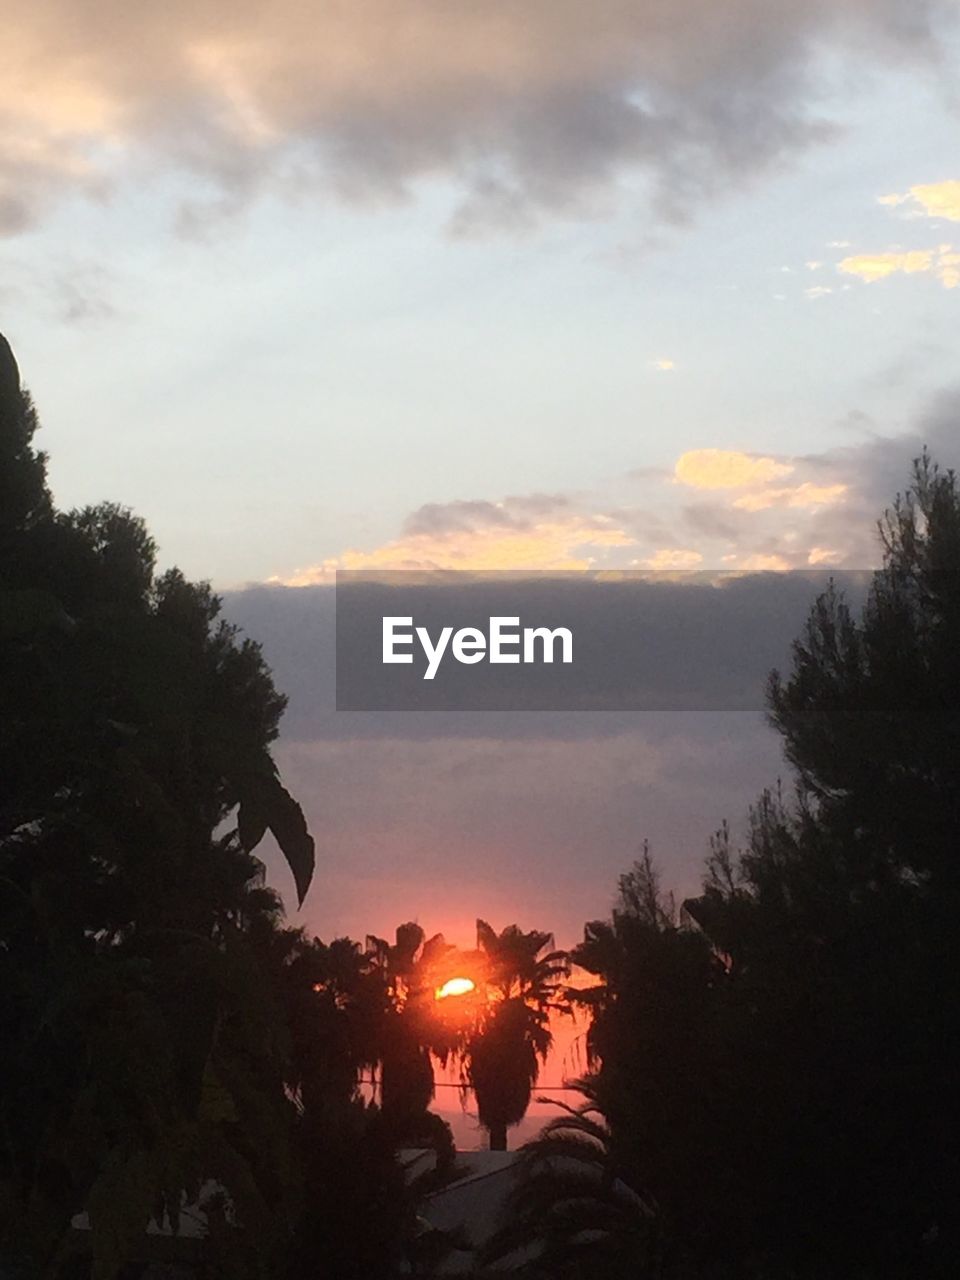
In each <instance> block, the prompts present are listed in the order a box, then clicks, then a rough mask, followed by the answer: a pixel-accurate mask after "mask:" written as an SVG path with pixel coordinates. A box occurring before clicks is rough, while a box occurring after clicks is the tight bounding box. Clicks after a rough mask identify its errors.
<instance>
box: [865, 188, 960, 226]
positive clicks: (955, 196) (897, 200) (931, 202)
mask: <svg viewBox="0 0 960 1280" xmlns="http://www.w3.org/2000/svg"><path fill="white" fill-rule="evenodd" d="M878 203H879V204H883V205H889V206H890V207H892V208H896V207H898V206H900V205H906V206H907V209H908V211H909V213H910V214H911V215H912V216H915V217H927V218H946V219H947V221H948V222H960V179H958V178H949V179H946V180H945V181H943V182H925V183H920V184H919V185H917V186H914V187H911V188H910V190H909V191H904V192H902V193H897V192H894V193H893V194H891V195H886V196H880V197H879V198H878Z"/></svg>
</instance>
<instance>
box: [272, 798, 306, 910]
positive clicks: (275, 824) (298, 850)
mask: <svg viewBox="0 0 960 1280" xmlns="http://www.w3.org/2000/svg"><path fill="white" fill-rule="evenodd" d="M267 823H268V825H269V827H270V830H271V831H272V832H273V836H274V839H275V840H276V842H277V844H278V845H279V846H280V848H281V850H282V852H283V856H284V857H285V858H286V860H287V865H288V866H289V868H290V870H291V871H292V872H293V882H294V884H295V885H296V886H297V906H298V907H302V906H303V900H304V898H305V897H306V896H307V890H308V889H309V888H310V881H311V880H312V879H313V869H314V865H315V862H316V858H315V853H314V843H313V836H312V835H311V834H310V832H309V831H308V830H307V820H306V818H305V817H304V816H303V810H302V809H301V808H300V806H299V805H298V804H297V802H296V800H294V798H293V796H292V795H291V794H290V792H289V791H287V789H286V787H284V786H282V785H281V783H280V782H279V780H277V781H275V782H274V785H273V788H272V794H271V797H270V807H269V809H268V812H267Z"/></svg>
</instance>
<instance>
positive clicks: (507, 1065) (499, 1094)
mask: <svg viewBox="0 0 960 1280" xmlns="http://www.w3.org/2000/svg"><path fill="white" fill-rule="evenodd" d="M477 949H478V952H479V953H480V956H481V957H482V960H483V964H484V968H485V989H486V994H487V1003H486V1005H485V1006H484V1007H482V1008H481V1011H480V1015H479V1019H478V1022H477V1024H476V1025H475V1026H474V1028H473V1029H472V1030H471V1031H470V1033H469V1035H468V1037H467V1039H466V1043H465V1045H464V1048H463V1059H462V1060H463V1078H464V1083H465V1085H467V1086H468V1087H469V1088H470V1089H472V1090H473V1093H474V1095H475V1096H476V1099H477V1109H478V1112H479V1115H480V1123H481V1124H482V1125H483V1126H484V1128H485V1129H487V1131H488V1132H489V1134H490V1149H491V1150H492V1151H505V1150H506V1149H507V1129H508V1128H509V1127H510V1126H512V1125H516V1124H519V1123H520V1121H521V1120H522V1119H523V1117H524V1116H525V1115H526V1113H527V1107H528V1106H529V1105H530V1098H531V1094H532V1091H533V1086H534V1084H535V1083H536V1080H537V1076H538V1075H539V1072H540V1064H541V1063H542V1062H543V1061H544V1060H545V1059H546V1056H547V1053H548V1052H549V1050H550V1046H551V1044H552V1043H553V1034H552V1032H551V1030H550V1013H551V1010H553V1009H555V1008H559V994H560V990H559V988H560V983H561V981H562V980H563V978H565V977H566V976H567V974H568V972H569V964H568V961H567V957H566V955H565V953H564V952H562V951H557V950H556V949H554V945H553V935H552V934H549V933H542V932H540V931H538V930H532V931H530V932H529V933H524V932H523V931H522V930H521V929H518V928H517V926H516V925H508V926H507V927H506V928H505V929H504V930H503V931H502V932H501V933H499V934H498V933H496V932H495V931H494V930H493V929H492V928H491V927H490V925H489V924H487V923H486V921H485V920H478V921H477Z"/></svg>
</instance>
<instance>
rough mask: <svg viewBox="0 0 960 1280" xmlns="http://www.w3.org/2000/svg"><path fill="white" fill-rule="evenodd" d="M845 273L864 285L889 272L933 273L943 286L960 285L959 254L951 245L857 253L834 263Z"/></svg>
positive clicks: (946, 287)
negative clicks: (861, 281)
mask: <svg viewBox="0 0 960 1280" xmlns="http://www.w3.org/2000/svg"><path fill="white" fill-rule="evenodd" d="M837 270H838V271H842V272H843V273H844V274H845V275H850V276H857V277H858V279H860V280H863V281H864V283H865V284H874V283H876V281H877V280H886V279H887V278H888V277H889V276H892V275H898V274H903V275H931V274H932V275H933V276H934V277H935V279H937V280H939V281H940V283H941V284H942V285H943V287H944V288H945V289H955V288H956V287H957V286H958V285H960V253H956V252H955V251H954V249H953V246H952V245H949V244H942V245H940V246H939V248H937V249H906V250H892V249H891V250H888V251H886V252H884V253H858V254H854V255H852V256H851V257H849V258H844V259H843V260H842V261H841V262H840V263H839V264H838V266H837Z"/></svg>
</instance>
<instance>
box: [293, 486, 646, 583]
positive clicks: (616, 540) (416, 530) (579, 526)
mask: <svg viewBox="0 0 960 1280" xmlns="http://www.w3.org/2000/svg"><path fill="white" fill-rule="evenodd" d="M634 541H635V538H634V536H633V534H632V533H630V532H629V531H628V530H627V529H625V528H624V527H623V526H622V525H621V524H620V523H618V521H617V520H616V519H615V518H614V517H613V516H612V515H608V514H603V513H601V514H596V513H590V512H584V511H577V510H575V509H573V506H572V500H571V499H570V498H569V497H564V496H562V495H561V496H548V495H539V494H533V495H527V496H520V497H513V498H506V499H504V500H503V501H501V502H488V501H482V500H476V501H455V502H445V503H430V504H428V505H426V506H423V507H421V508H420V509H419V510H418V511H415V512H414V513H413V514H412V515H411V516H410V517H408V519H407V521H406V522H405V524H404V528H403V530H402V532H401V535H400V537H398V538H395V539H393V540H391V541H389V542H387V543H384V544H383V545H382V546H380V547H376V548H374V549H373V550H371V551H361V550H356V549H350V550H347V551H344V552H343V553H342V554H340V555H339V556H336V557H333V558H330V559H326V560H324V561H321V562H320V563H319V564H316V565H311V566H309V567H307V568H304V569H299V570H297V571H296V572H295V573H293V574H292V575H290V576H288V577H285V578H282V579H280V578H277V579H274V581H283V582H284V583H285V584H286V585H288V586H307V585H309V584H311V583H317V582H324V581H327V580H329V579H330V577H331V576H332V574H333V573H334V572H335V571H336V570H337V569H474V570H479V569H587V568H589V567H590V566H591V564H593V563H594V561H595V558H596V557H595V554H594V553H597V552H600V551H603V550H607V549H609V548H614V547H630V546H633V544H634Z"/></svg>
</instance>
